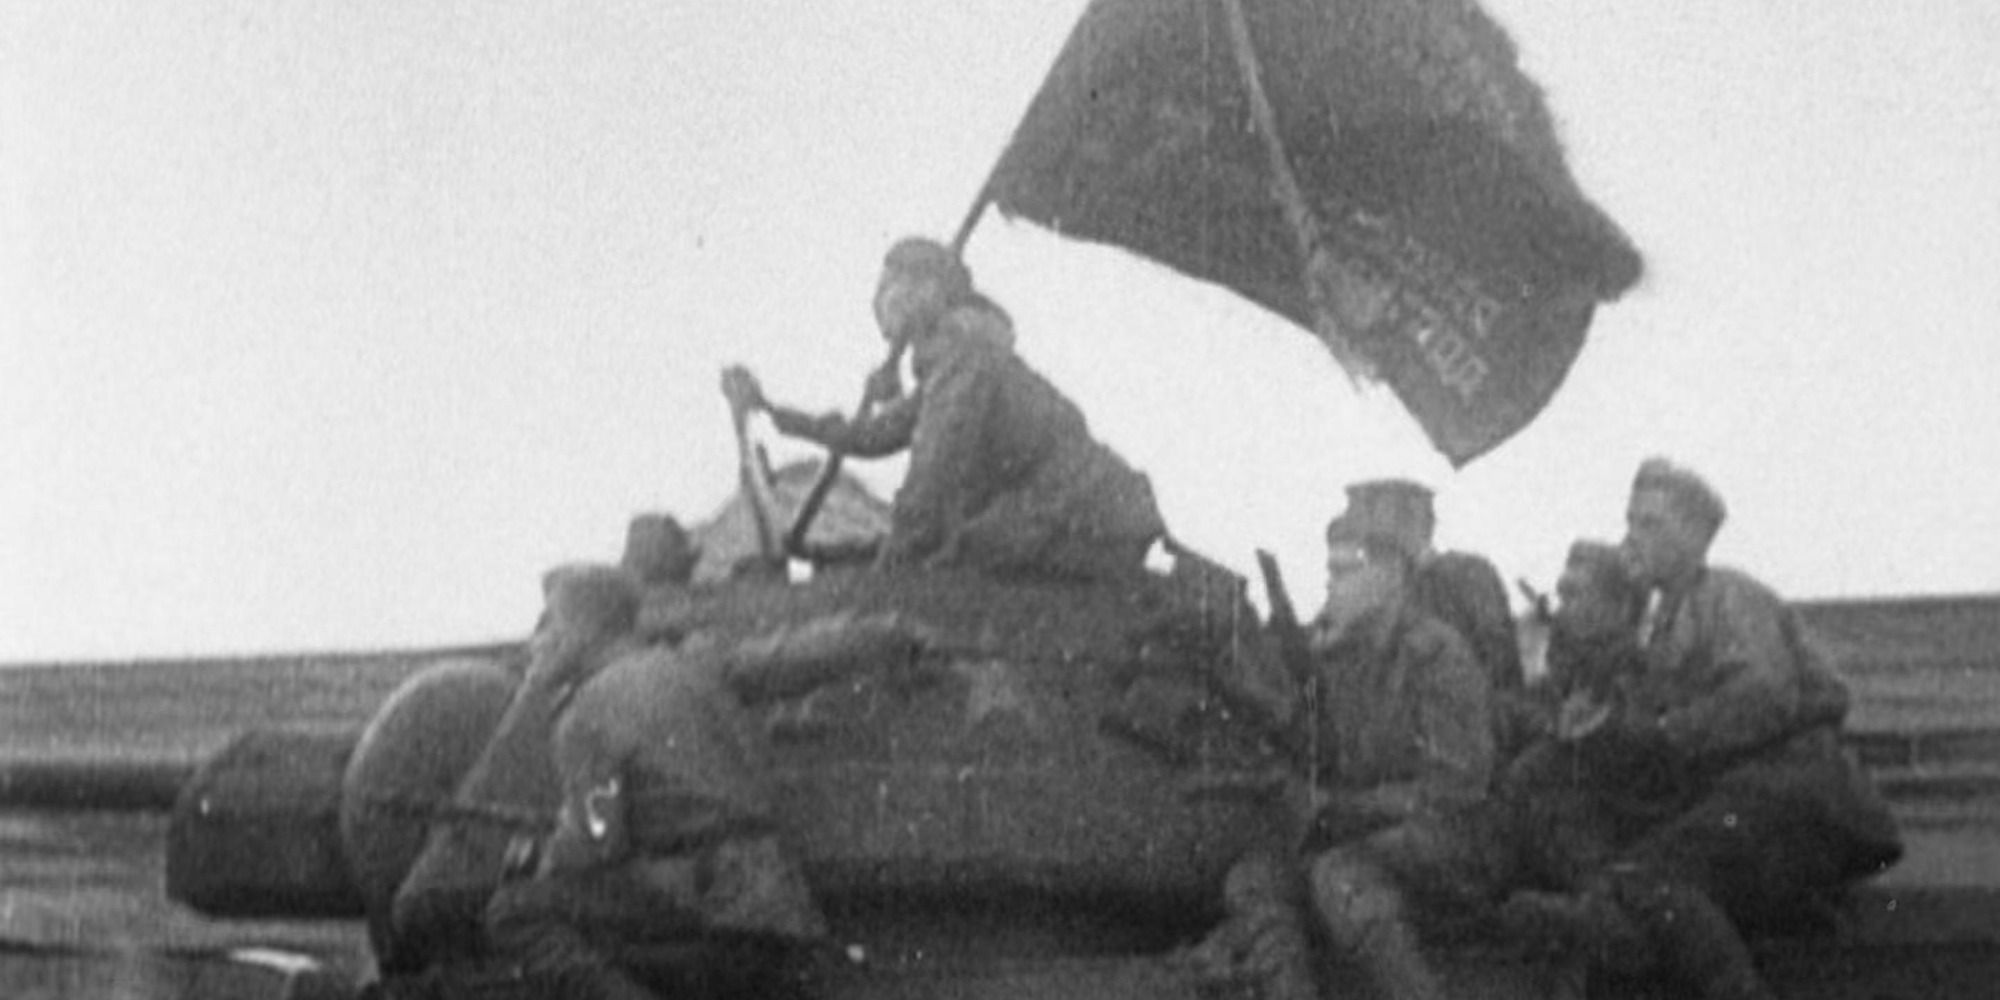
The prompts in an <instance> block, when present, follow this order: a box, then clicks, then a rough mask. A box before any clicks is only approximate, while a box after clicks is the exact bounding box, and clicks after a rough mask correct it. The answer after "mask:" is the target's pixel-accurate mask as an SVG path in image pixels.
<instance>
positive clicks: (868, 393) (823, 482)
mask: <svg viewBox="0 0 2000 1000" xmlns="http://www.w3.org/2000/svg"><path fill="white" fill-rule="evenodd" d="M907 346H908V344H907V343H906V342H905V341H904V340H902V339H901V338H898V339H897V340H896V341H895V343H893V344H891V345H890V347H889V357H888V358H887V359H885V360H884V361H883V362H882V365H881V367H879V368H877V369H876V370H875V371H874V372H872V373H870V375H869V377H868V385H867V388H864V389H863V390H861V403H860V405H858V406H856V407H855V408H854V420H855V422H856V423H859V422H860V421H862V420H864V419H866V418H867V416H868V411H869V410H870V409H872V408H873V407H874V405H875V401H876V400H875V386H876V385H877V384H879V383H880V382H882V381H886V380H887V379H889V378H893V377H894V373H895V372H896V370H897V369H898V368H900V367H902V364H903V350H904V348H905V347H907ZM884 373H887V374H884ZM846 458H847V453H846V452H843V451H841V450H840V449H838V448H832V449H828V451H827V453H826V464H825V465H823V466H821V467H820V470H819V478H818V479H816V480H814V481H813V484H812V489H811V490H810V491H808V492H807V493H806V498H805V499H804V500H803V501H801V502H800V503H799V512H798V514H796V515H794V516H793V518H792V527H791V530H789V531H787V532H785V553H786V554H787V555H791V556H793V557H795V558H799V559H803V558H806V530H807V529H809V528H811V527H812V522H813V518H815V517H818V516H819V508H820V505H821V504H823V503H825V502H826V495H827V493H829V492H831V491H832V489H833V484H834V481H835V480H838V479H839V478H840V463H841V462H842V461H843V460H845V459H846Z"/></svg>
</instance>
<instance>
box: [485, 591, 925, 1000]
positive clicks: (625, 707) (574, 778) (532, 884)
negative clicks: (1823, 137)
mask: <svg viewBox="0 0 2000 1000" xmlns="http://www.w3.org/2000/svg"><path fill="white" fill-rule="evenodd" d="M621 581H622V583H621ZM558 589H559V591H561V592H562V594H561V595H559V596H558V598H557V600H559V601H561V600H567V595H568V594H569V592H571V591H584V592H587V596H588V598H589V599H590V600H591V601H592V602H594V603H598V604H601V605H603V608H602V610H600V611H599V612H598V613H595V614H592V615H590V616H588V618H589V620H592V621H595V622H598V623H601V625H602V628H601V629H600V632H599V634H597V635H584V634H579V633H578V632H577V631H576V630H563V629H549V630H545V637H544V636H543V635H538V641H540V642H542V643H543V644H544V645H545V647H547V648H545V649H543V650H540V651H538V655H537V656H536V657H535V661H534V662H535V669H534V670H533V671H531V673H530V676H529V677H528V678H527V680H526V681H524V683H526V684H534V685H542V686H547V687H549V688H551V689H552V690H556V691H558V692H562V693H561V694H560V695H559V696H558V698H557V699H556V700H557V701H558V702H559V703H560V704H561V708H560V711H561V717H560V719H559V721H558V722H557V723H556V727H555V736H554V741H553V742H554V745H553V747H552V752H553V756H554V760H555V768H556V771H557V773H558V775H559V782H560V786H561V801H562V806H561V812H560V816H559V819H558V822H557V827H556V830H555V832H554V833H553V834H551V835H550V836H548V837H547V838H546V839H545V840H532V839H530V840H523V841H521V842H519V843H518V844H517V848H516V849H515V850H514V851H512V852H510V854H511V855H512V856H511V858H510V862H509V867H510V868H511V869H512V870H513V871H514V872H516V873H517V874H516V875H515V877H513V878H512V879H511V880H510V881H508V882H506V883H505V884H503V885H502V887H501V888H500V890H499V891H498V892H496V893H495V894H494V896H493V898H492V900H491V902H490V903H489V904H488V907H487V911H486V936H487V939H488V943H489V945H490V946H491V948H492V949H493V950H494V951H495V952H496V953H498V954H499V955H500V956H502V957H503V958H504V959H505V960H506V961H508V962H509V963H511V967H512V969H513V970H514V971H513V974H514V975H516V976H518V977H519V978H520V979H521V980H522V981H523V983H524V985H526V986H528V987H529V988H530V989H532V990H534V991H536V992H537V994H538V995H547V996H561V997H579V998H607V1000H609V998H618V1000H645V998H650V997H654V996H658V995H681V993H683V992H692V993H693V994H695V995H701V996H712V995H740V996H782V995H786V994H787V993H790V992H796V991H798V990H800V989H802V988H803V980H802V979H801V970H802V969H803V968H804V965H805V962H806V960H807V959H808V958H809V957H810V956H811V955H812V954H813V952H814V950H815V949H816V948H817V947H819V946H823V945H824V944H825V936H826V924H825V920H824V918H823V917H822V916H821V914H820V911H819V909H818V907H817V905H816V904H815V903H814V901H813V898H812V896H811V893H810V892H809V891H808V889H807V887H806V884H805V881H804V879H803V877H802V875H801V873H800V869H799V867H798V862H797V859H796V857H795V854H794V852H793V850H792V848H791V845H790V843H789V840H788V837H787V836H786V832H785V831H782V830H780V829H779V828H778V826H777V824H776V820H775V811H774V805H775V804H774V795H775V792H774V790H773V788H772V785H771V775H770V771H769V765H768V761H767V759H766V758H767V752H768V748H767V746H766V745H765V742H764V736H763V732H762V729H761V727H759V726H758V725H757V724H756V721H757V720H755V719H753V718H752V717H751V716H750V715H749V713H748V707H749V706H753V705H755V704H758V703H761V702H765V701H768V700H772V699H776V698H781V697H787V696H792V695H796V694H800V693H803V692H806V691H809V690H811V689H813V688H815V687H817V686H819V685H821V684H824V683H827V682H829V681H831V680H833V679H835V678H837V677H841V676H845V675H848V674H851V673H854V672H856V671H861V670H866V669H881V670H886V671H887V672H888V674H889V676H890V678H891V682H892V683H896V682H898V680H897V679H898V678H900V679H901V681H904V682H907V681H908V680H909V679H910V678H912V677H914V676H916V675H915V674H914V673H912V671H914V670H915V669H917V667H918V660H919V655H918V654H919V652H920V646H921V642H920V639H919V637H918V635H919V630H917V629H915V628H913V627H910V626H906V625H905V624H903V623H902V622H900V621H899V620H897V619H895V618H893V617H890V616H876V617H871V618H866V619H854V618H852V617H851V616H846V615H840V616H834V617H830V618H827V619H822V620H818V621H815V622H812V623H808V624H806V625H803V626H799V627H796V628H792V629H786V630H781V631H779V632H777V633H773V634H770V635H766V636H763V637H759V638H756V639H751V640H747V641H743V642H737V643H730V644H718V643H712V642H709V641H707V640H704V639H695V640H691V641H690V643H689V644H687V645H684V646H683V647H681V648H678V649H674V648H667V647H659V646H655V647H647V648H644V649H639V650H632V649H630V648H621V647H620V646H619V644H618V643H617V642H616V641H615V639H612V638H611V637H610V636H609V635H608V633H616V632H618V630H619V627H620V625H621V624H622V625H623V626H624V628H626V629H629V628H630V624H631V622H632V620H633V615H634V614H635V613H636V610H637V604H638V592H637V589H636V587H633V586H631V585H630V577H629V574H626V573H623V572H620V571H616V570H611V569H608V568H602V569H598V570H595V571H583V572H580V573H579V574H577V576H576V577H575V578H573V579H570V580H566V581H563V582H562V583H561V584H559V585H558ZM607 654H612V655H607ZM655 991H658V992H655Z"/></svg>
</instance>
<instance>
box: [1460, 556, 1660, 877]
mask: <svg viewBox="0 0 2000 1000" xmlns="http://www.w3.org/2000/svg"><path fill="white" fill-rule="evenodd" d="M1556 597H1557V600H1558V603H1557V605H1556V608H1555V611H1554V614H1553V617H1552V619H1551V622H1550V624H1551V635H1550V638H1549V650H1548V664H1549V672H1548V674H1547V675H1546V676H1545V677H1543V678H1541V679H1539V680H1538V682H1537V683H1536V684H1535V685H1533V686H1532V688H1531V689H1530V690H1531V692H1532V693H1533V694H1534V695H1536V696H1537V697H1536V701H1537V707H1538V708H1539V709H1541V711H1542V718H1541V719H1540V722H1539V732H1540V735H1539V736H1538V737H1537V738H1536V739H1535V740H1534V741H1533V742H1531V743H1530V744H1529V745H1528V746H1527V748H1526V749H1524V750H1523V751H1522V752H1521V753H1520V755H1519V756H1518V757H1516V758H1515V759H1514V760H1513V761H1511V762H1510V763H1509V764H1508V765H1507V768H1506V771H1505V773H1504V775H1503V776H1502V778H1501V780H1500V782H1499V788H1498V798H1499V799H1500V800H1501V801H1502V803H1504V806H1503V807H1504V808H1506V809H1508V810H1509V811H1510V822H1511V823H1512V824H1514V834H1513V835H1514V838H1515V844H1516V847H1517V851H1518V865H1519V870H1518V871H1517V872H1515V873H1514V876H1513V877H1514V878H1516V879H1519V880H1521V881H1522V882H1523V883H1524V885H1525V886H1534V887H1539V888H1544V889H1565V890H1567V889H1574V888H1576V886H1577V885H1578V883H1579V881H1580V880H1581V878H1582V877H1583V875H1584V874H1585V873H1587V872H1589V871H1594V870H1595V869H1596V868H1598V867H1599V866H1601V865H1602V864H1604V863H1605V862H1606V861H1607V860H1608V859H1609V857H1610V855H1611V854H1612V852H1614V851H1615V850H1616V849H1617V848H1618V847H1620V846H1622V845H1624V844H1628V843H1630V842H1631V841H1632V840H1633V839H1635V838H1636V837H1637V836H1638V835H1639V834H1640V833H1642V832H1644V831H1645V829H1647V828H1648V827H1650V826H1652V825H1654V824H1656V823H1658V822H1659V821H1660V820H1661V819H1664V818H1665V817H1666V816H1667V815H1669V814H1670V813H1671V812H1672V811H1673V810H1675V809H1677V808H1679V807H1680V804H1681V802H1682V799H1683V797H1684V795H1685V793H1686V789H1685V787H1684V785H1683V783H1682V782H1681V781H1680V780H1679V772H1678V770H1677V769H1675V768H1671V767H1667V766H1665V764H1664V762H1662V761H1660V760H1658V759H1657V758H1655V757H1653V756H1650V755H1648V754H1646V753H1645V752H1644V748H1643V747H1636V748H1635V747H1629V746H1625V745H1622V744H1621V743H1620V742H1619V740H1618V736H1619V734H1621V733H1623V732H1624V731H1625V727H1623V726H1621V725H1618V724H1616V723H1614V722H1610V721H1609V720H1611V719H1612V718H1613V717H1614V716H1615V715H1616V714H1617V713H1620V712H1626V711H1632V712H1641V713H1643V712H1645V711H1646V710H1647V709H1646V708H1645V707H1644V706H1640V705H1633V704H1630V703H1629V699H1631V698H1633V697H1634V696H1635V693H1636V688H1637V685H1638V684H1639V683H1640V682H1641V680H1642V679H1643V677H1644V673H1645V663H1644V660H1643V659H1642V654H1641V652H1640V649H1639V644H1638V626H1639V616H1640V613H1641V612H1642V611H1643V610H1644V607H1645V593H1644V591H1642V590H1641V589H1640V587H1639V585H1638V583H1637V581H1635V580H1633V579H1632V578H1631V576H1630V574H1629V572H1628V570H1627V569H1626V567H1625V564H1624V560H1623V557H1622V556H1621V554H1620V552H1619V549H1618V547H1617V546H1616V545H1612V544H1609V543H1605V542H1596V541H1587V540H1586V541H1578V542H1576V543H1575V544H1573V545H1572V546H1570V550H1569V556H1568V559H1567V561H1566V562H1565V563H1564V566H1563V572H1562V576H1561V577H1560V578H1559V579H1558V580H1557V581H1556ZM1635 751H1636V752H1635ZM1510 888H1511V887H1510Z"/></svg>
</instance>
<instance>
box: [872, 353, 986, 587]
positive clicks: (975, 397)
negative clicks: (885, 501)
mask: <svg viewBox="0 0 2000 1000" xmlns="http://www.w3.org/2000/svg"><path fill="white" fill-rule="evenodd" d="M988 376H989V372H988V368H987V363H986V356H985V355H983V354H982V353H980V352H979V351H977V350H975V349H973V348H972V347H970V346H964V347H961V348H959V349H957V350H953V351H952V352H950V353H949V354H947V355H946V356H945V357H943V358H942V359H940V361H939V363H938V365H937V367H936V369H935V370H933V371H931V372H929V373H927V374H926V375H925V377H924V384H923V386H922V388H921V389H920V390H919V393H920V395H921V397H922V399H923V414H922V418H921V420H920V426H919V427H918V428H917V430H916V432H915V434H914V435H913V437H912V442H911V447H910V467H909V471H908V472H907V473H905V474H904V477H903V485H902V487H901V489H899V490H898V491H897V493H896V511H895V517H896V523H895V525H894V528H893V529H892V530H891V531H890V535H889V540H888V544H887V547H886V548H885V549H884V551H883V555H882V560H883V562H884V564H885V565H895V564H897V563H900V562H907V561H914V560H916V559H919V558H922V557H924V556H929V555H932V554H933V553H935V552H936V551H937V550H938V549H939V548H940V547H942V546H944V545H947V544H949V543H950V542H951V540H952V538H953V537H954V533H955V531H956V529H957V527H958V526H959V525H960V524H961V523H963V522H964V520H965V518H966V516H967V515H968V514H969V513H970V511H969V510H967V507H968V505H969V504H970V503H971V502H972V501H973V500H974V499H975V498H976V497H978V496H979V495H980V494H981V493H982V492H983V490H982V485H981V482H980V480H981V477H982V475H983V472H984V470H983V469H982V468H981V465H980V463H981V460H982V458H983V457H984V455H985V454H986V451H987V449H986V447H985V445H984V437H983V436H984V434H985V433H986V432H987V422H988V421H989V420H991V419H993V412H992V411H993V400H994V398H995V393H996V389H997V386H996V385H995V384H994V381H993V379H992V378H990V377H988Z"/></svg>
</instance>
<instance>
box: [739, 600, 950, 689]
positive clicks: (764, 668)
mask: <svg viewBox="0 0 2000 1000" xmlns="http://www.w3.org/2000/svg"><path fill="white" fill-rule="evenodd" d="M929 645H930V643H929V640H928V639H927V637H926V636H925V634H924V630H923V629H922V628H920V627H918V626H915V625H912V624H910V623H907V622H905V621H904V620H903V619H902V618H900V617H899V616H896V615H871V616H869V617H866V618H855V617H854V616H852V615H848V614H840V615H831V616H828V617H824V618H817V619H814V620H812V621H809V622H806V623H803V624H801V625H797V626H792V627H787V628H781V629H779V630H777V631H775V632H772V633H769V634H767V635H762V636H758V637H756V638H754V639H748V640H745V641H743V642H741V643H738V644H737V645H736V647H735V648H734V649H732V650H730V651H729V652H728V653H727V654H726V669H727V671H728V672H727V677H728V683H729V686H730V689H731V690H733V691H735V692H736V696H737V697H738V698H740V699H742V700H743V703H744V704H746V705H754V704H758V703H761V702H766V701H775V700H777V699H780V698H794V697H798V696H800V695H803V694H806V693H808V692H810V691H812V690H814V689H816V688H819V687H821V686H823V685H826V684H830V683H833V682H834V681H837V680H840V679H842V678H844V677H848V676H850V675H853V674H856V673H859V672H862V671H865V670H882V671H887V672H890V673H891V674H892V675H893V676H894V677H895V678H896V679H897V680H899V681H902V680H907V679H908V676H909V674H910V673H911V672H912V671H916V670H919V669H921V668H922V665H921V662H920V661H922V660H923V656H922V654H923V653H924V651H925V650H926V649H927V648H928V647H929Z"/></svg>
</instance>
